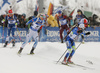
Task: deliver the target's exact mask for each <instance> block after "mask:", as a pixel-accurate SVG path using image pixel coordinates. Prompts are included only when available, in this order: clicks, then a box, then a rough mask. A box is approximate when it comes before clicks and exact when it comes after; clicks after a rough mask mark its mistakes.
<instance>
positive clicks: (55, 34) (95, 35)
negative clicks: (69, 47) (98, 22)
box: [0, 27, 100, 43]
mask: <svg viewBox="0 0 100 73" xmlns="http://www.w3.org/2000/svg"><path fill="white" fill-rule="evenodd" d="M3 31H4V35H3ZM88 31H90V32H91V34H90V35H89V36H85V41H86V42H100V33H99V32H100V27H96V28H95V29H94V28H91V27H89V28H87V29H86V30H85V31H84V32H88ZM19 33H20V34H19ZM27 33H28V29H27V28H18V31H17V29H16V31H15V40H16V42H21V41H22V42H23V41H24V40H25V38H26V35H27ZM59 33H60V32H59V28H58V27H43V29H42V31H41V34H40V42H46V41H48V42H60V34H59ZM66 34H67V33H66V31H64V33H63V36H65V35H66ZM6 36H7V28H6V27H5V28H4V30H3V27H0V43H2V42H3V43H4V42H5V40H6ZM19 36H20V37H21V39H20V37H19ZM11 39H12V37H10V40H11ZM80 40H81V38H80V36H79V38H78V39H77V40H76V41H80Z"/></svg>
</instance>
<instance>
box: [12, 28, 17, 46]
mask: <svg viewBox="0 0 100 73" xmlns="http://www.w3.org/2000/svg"><path fill="white" fill-rule="evenodd" d="M15 29H16V28H12V37H13V41H12V44H13V45H12V46H13V47H14V46H15V35H14V32H15Z"/></svg>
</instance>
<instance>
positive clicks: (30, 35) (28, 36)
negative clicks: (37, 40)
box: [18, 29, 34, 54]
mask: <svg viewBox="0 0 100 73" xmlns="http://www.w3.org/2000/svg"><path fill="white" fill-rule="evenodd" d="M33 34H34V33H33V32H32V30H31V29H29V34H27V36H26V40H25V42H24V43H23V44H22V46H21V47H20V50H19V51H18V54H20V53H21V52H22V50H23V48H24V47H25V45H26V44H27V43H28V42H29V40H30V38H31V37H32V36H33Z"/></svg>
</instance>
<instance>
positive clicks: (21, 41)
mask: <svg viewBox="0 0 100 73" xmlns="http://www.w3.org/2000/svg"><path fill="white" fill-rule="evenodd" d="M17 31H18V36H19V39H20V41H21V42H22V40H21V37H20V32H19V30H18V28H17Z"/></svg>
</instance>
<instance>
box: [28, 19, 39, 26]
mask: <svg viewBox="0 0 100 73" xmlns="http://www.w3.org/2000/svg"><path fill="white" fill-rule="evenodd" d="M36 20H37V18H33V19H31V20H29V21H28V22H27V23H26V25H28V24H30V23H32V22H35V21H36Z"/></svg>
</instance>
